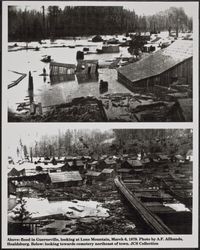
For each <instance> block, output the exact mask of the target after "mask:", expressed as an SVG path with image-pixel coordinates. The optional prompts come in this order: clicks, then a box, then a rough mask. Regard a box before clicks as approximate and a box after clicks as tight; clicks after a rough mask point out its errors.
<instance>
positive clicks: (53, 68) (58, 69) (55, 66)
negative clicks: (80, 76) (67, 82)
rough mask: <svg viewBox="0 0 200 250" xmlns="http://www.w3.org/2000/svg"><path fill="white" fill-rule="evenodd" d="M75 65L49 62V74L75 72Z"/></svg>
mask: <svg viewBox="0 0 200 250" xmlns="http://www.w3.org/2000/svg"><path fill="white" fill-rule="evenodd" d="M75 70H76V65H75V64H67V63H58V62H50V76H56V75H71V74H75Z"/></svg>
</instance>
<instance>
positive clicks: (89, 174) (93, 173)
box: [85, 171, 101, 177]
mask: <svg viewBox="0 0 200 250" xmlns="http://www.w3.org/2000/svg"><path fill="white" fill-rule="evenodd" d="M100 174H101V172H97V171H87V173H86V174H85V175H86V176H93V177H98V176H100Z"/></svg>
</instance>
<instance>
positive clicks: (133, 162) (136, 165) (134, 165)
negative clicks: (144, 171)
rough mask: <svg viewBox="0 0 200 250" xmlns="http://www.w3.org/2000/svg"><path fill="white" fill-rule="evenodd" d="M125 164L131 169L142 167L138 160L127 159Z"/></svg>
mask: <svg viewBox="0 0 200 250" xmlns="http://www.w3.org/2000/svg"><path fill="white" fill-rule="evenodd" d="M127 162H128V163H129V164H130V165H131V166H132V167H141V166H142V163H141V161H139V160H132V159H129V160H127Z"/></svg>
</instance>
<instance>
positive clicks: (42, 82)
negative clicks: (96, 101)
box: [5, 38, 130, 111]
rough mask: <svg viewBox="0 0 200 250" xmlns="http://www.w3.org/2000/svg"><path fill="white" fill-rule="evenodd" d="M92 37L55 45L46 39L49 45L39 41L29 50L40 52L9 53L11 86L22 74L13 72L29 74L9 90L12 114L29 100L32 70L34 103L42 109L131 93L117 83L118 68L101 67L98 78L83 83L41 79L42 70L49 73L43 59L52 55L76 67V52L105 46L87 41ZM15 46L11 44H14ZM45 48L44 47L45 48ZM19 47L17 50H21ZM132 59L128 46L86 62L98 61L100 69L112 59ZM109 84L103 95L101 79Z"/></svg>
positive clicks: (19, 44)
mask: <svg viewBox="0 0 200 250" xmlns="http://www.w3.org/2000/svg"><path fill="white" fill-rule="evenodd" d="M88 39H89V38H86V39H80V40H76V41H74V40H71V39H68V40H56V41H55V42H54V43H53V44H51V43H50V41H48V40H46V41H45V42H46V44H42V45H40V44H39V43H37V42H34V43H30V44H29V47H36V46H38V47H40V50H39V51H35V50H18V51H10V52H8V54H7V57H8V59H7V61H8V62H9V63H8V71H7V77H6V78H5V79H6V81H7V83H5V84H7V85H8V84H10V83H11V82H12V81H13V80H16V79H17V78H18V77H19V75H18V74H16V73H13V72H11V71H16V72H20V73H26V74H27V76H26V77H25V78H24V79H23V80H22V81H21V82H20V83H19V84H18V85H16V86H14V87H12V88H10V89H9V90H8V107H9V108H10V109H11V110H12V111H16V107H17V103H21V102H26V101H28V100H29V99H28V72H29V71H31V73H32V76H33V83H34V101H35V102H36V103H39V102H41V103H42V106H43V107H45V106H51V105H55V104H60V103H64V102H68V101H70V100H71V99H73V98H75V97H81V96H84V97H85V96H95V97H98V96H100V95H104V94H108V93H129V92H130V91H129V90H128V89H127V88H126V87H124V86H123V85H122V84H120V83H119V82H118V81H117V71H116V70H115V69H109V68H100V69H99V79H89V80H88V81H87V80H86V81H85V82H83V83H80V82H78V80H77V77H76V76H75V79H74V80H70V79H59V80H58V81H55V82H51V81H50V78H49V77H48V76H47V77H44V76H40V74H42V73H43V68H45V69H46V72H47V74H48V73H49V63H44V62H42V61H41V59H42V58H43V56H45V55H50V56H51V58H52V59H53V60H54V61H55V62H60V63H72V64H76V53H77V51H79V50H80V51H82V50H83V48H84V47H88V48H89V50H90V51H91V52H95V51H96V49H97V48H98V47H100V46H102V43H93V42H88ZM13 44H14V43H9V45H13ZM69 45H75V48H69V47H52V46H69ZM18 46H19V47H20V46H25V43H18ZM44 46H45V48H43V47H44ZM19 47H16V48H15V49H17V48H19ZM120 55H122V56H130V54H129V53H128V51H127V47H120V52H119V53H109V54H88V55H85V56H84V59H97V60H98V61H99V65H100V67H101V66H102V65H106V64H107V65H108V64H109V63H110V61H111V60H113V59H114V58H116V57H119V56H120ZM101 79H102V80H104V81H108V83H109V84H108V91H107V92H105V93H103V94H101V93H100V90H99V81H100V80H101Z"/></svg>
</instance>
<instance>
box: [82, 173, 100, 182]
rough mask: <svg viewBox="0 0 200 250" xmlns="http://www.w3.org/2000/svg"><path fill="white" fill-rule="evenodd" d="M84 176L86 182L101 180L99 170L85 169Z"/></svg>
mask: <svg viewBox="0 0 200 250" xmlns="http://www.w3.org/2000/svg"><path fill="white" fill-rule="evenodd" d="M85 177H86V184H94V183H95V182H97V181H101V180H102V177H101V172H97V171H87V173H86V174H85Z"/></svg>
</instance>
